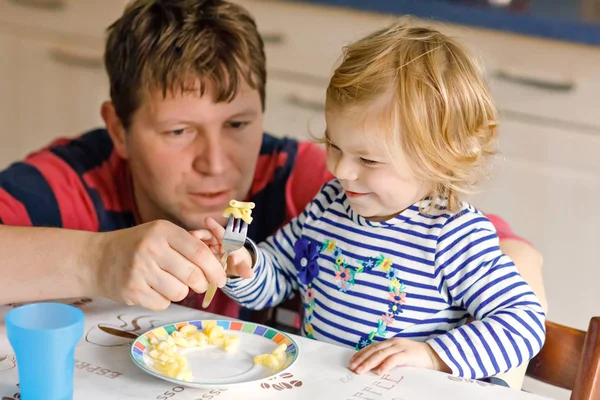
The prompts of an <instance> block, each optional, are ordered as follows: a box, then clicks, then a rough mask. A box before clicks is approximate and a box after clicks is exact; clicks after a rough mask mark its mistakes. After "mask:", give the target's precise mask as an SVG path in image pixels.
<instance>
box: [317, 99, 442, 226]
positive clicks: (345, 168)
mask: <svg viewBox="0 0 600 400" xmlns="http://www.w3.org/2000/svg"><path fill="white" fill-rule="evenodd" d="M325 119H326V122H327V131H326V137H327V140H328V144H327V168H329V171H331V173H332V174H333V175H334V176H335V177H336V178H337V179H338V180H339V181H340V184H341V185H342V187H343V188H344V190H345V192H346V195H347V197H348V200H349V202H350V205H351V207H352V209H353V210H354V211H355V212H356V213H358V214H360V215H361V216H363V217H365V218H367V219H369V220H371V221H386V220H389V219H391V218H393V217H395V216H396V215H398V214H399V213H401V212H402V211H404V210H405V209H406V208H408V207H409V206H410V205H412V204H414V203H416V202H417V201H419V200H421V199H422V198H423V197H425V196H426V195H427V194H428V193H429V192H430V191H431V187H432V185H431V184H430V183H429V182H425V181H423V180H422V179H420V178H418V177H417V176H416V174H415V173H414V172H413V169H412V168H411V167H410V165H409V163H408V160H407V159H406V156H405V154H404V152H403V151H399V152H395V154H394V160H393V162H392V156H391V155H390V154H389V153H388V151H386V146H385V143H382V142H381V141H380V140H375V139H372V140H371V139H370V138H374V137H379V135H375V134H369V132H365V131H364V129H365V128H362V127H359V126H358V125H359V124H356V122H355V121H354V120H353V118H347V116H341V115H340V114H337V113H334V112H331V111H329V110H328V111H327V112H326V114H325ZM367 129H368V128H367Z"/></svg>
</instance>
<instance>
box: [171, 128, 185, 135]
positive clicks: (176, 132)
mask: <svg viewBox="0 0 600 400" xmlns="http://www.w3.org/2000/svg"><path fill="white" fill-rule="evenodd" d="M169 133H171V134H172V135H175V136H181V135H183V134H184V133H185V128H181V129H175V130H172V131H170V132H169Z"/></svg>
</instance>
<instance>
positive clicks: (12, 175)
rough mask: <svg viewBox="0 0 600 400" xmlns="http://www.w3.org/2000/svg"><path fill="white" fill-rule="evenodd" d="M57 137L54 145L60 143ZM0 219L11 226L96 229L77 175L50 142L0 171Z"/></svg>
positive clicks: (93, 213)
mask: <svg viewBox="0 0 600 400" xmlns="http://www.w3.org/2000/svg"><path fill="white" fill-rule="evenodd" d="M63 143H64V140H59V141H57V142H56V145H59V144H63ZM0 221H1V223H3V224H5V225H11V226H40V227H57V228H68V229H82V230H89V231H97V230H98V217H97V214H96V212H95V208H94V206H93V204H92V201H91V199H90V197H89V194H88V192H87V190H86V189H85V187H84V184H83V182H82V179H81V177H80V176H79V175H78V173H77V172H76V171H74V170H73V168H71V166H70V165H69V164H68V163H67V162H66V161H64V160H63V159H62V158H61V157H59V156H58V155H56V154H55V153H54V152H53V151H52V146H51V147H48V148H46V149H43V150H40V151H38V152H35V153H33V154H31V155H29V156H28V157H27V158H26V159H25V160H24V161H22V162H17V163H14V164H12V165H11V166H10V167H8V168H7V169H5V170H4V171H2V172H0Z"/></svg>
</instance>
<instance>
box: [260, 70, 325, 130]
mask: <svg viewBox="0 0 600 400" xmlns="http://www.w3.org/2000/svg"><path fill="white" fill-rule="evenodd" d="M284 78H285V77H281V76H280V77H278V78H274V77H273V76H270V77H269V78H268V83H267V95H266V97H267V102H266V112H265V119H264V126H265V131H266V132H269V133H271V134H273V135H275V136H287V137H291V138H294V139H297V140H312V138H314V137H320V136H321V135H322V134H323V133H324V129H325V117H324V106H325V103H324V101H325V91H324V90H323V89H322V88H321V87H319V86H318V85H317V86H314V85H309V84H306V83H299V82H292V81H290V80H286V79H284Z"/></svg>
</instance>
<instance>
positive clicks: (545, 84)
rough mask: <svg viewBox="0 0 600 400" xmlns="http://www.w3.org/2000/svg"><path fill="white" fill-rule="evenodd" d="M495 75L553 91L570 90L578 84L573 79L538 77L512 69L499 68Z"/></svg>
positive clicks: (506, 79)
mask: <svg viewBox="0 0 600 400" xmlns="http://www.w3.org/2000/svg"><path fill="white" fill-rule="evenodd" d="M495 75H496V77H497V78H499V79H501V80H503V81H506V82H512V83H518V84H521V85H524V86H530V87H533V88H537V89H543V90H548V91H553V92H570V91H572V90H575V88H576V86H577V85H576V84H575V82H574V81H572V80H567V79H560V78H559V79H552V78H544V77H538V76H533V75H530V74H527V73H519V72H518V71H514V70H510V69H499V70H497V71H496V74H495Z"/></svg>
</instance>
